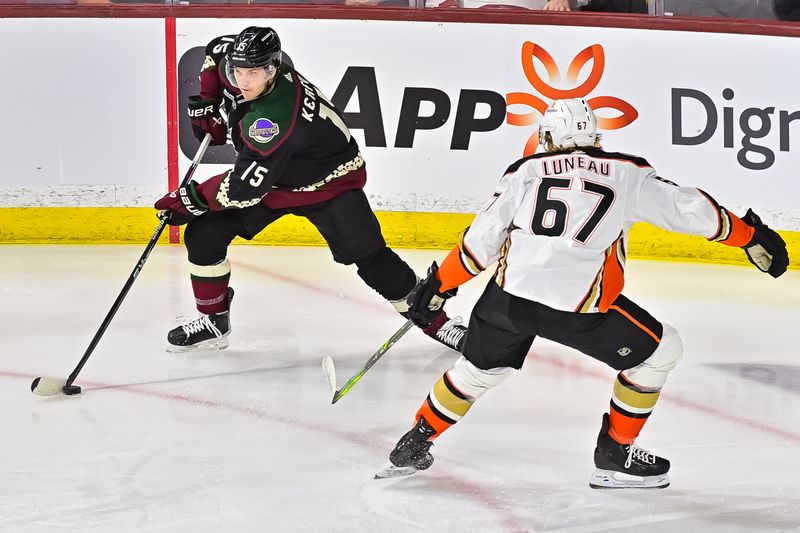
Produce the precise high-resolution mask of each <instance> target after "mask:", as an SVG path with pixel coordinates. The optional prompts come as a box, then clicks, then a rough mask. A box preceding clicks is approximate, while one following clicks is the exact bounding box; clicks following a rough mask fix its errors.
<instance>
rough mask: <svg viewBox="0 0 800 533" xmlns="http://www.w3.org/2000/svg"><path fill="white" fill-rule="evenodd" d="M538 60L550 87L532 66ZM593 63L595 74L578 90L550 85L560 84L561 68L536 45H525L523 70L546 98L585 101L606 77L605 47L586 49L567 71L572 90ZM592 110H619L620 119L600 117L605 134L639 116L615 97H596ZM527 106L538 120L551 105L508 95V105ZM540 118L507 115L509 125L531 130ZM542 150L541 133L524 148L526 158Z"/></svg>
mask: <svg viewBox="0 0 800 533" xmlns="http://www.w3.org/2000/svg"><path fill="white" fill-rule="evenodd" d="M534 57H535V58H537V59H538V60H539V61H541V62H542V65H544V68H545V70H547V75H548V77H549V78H550V84H548V83H547V82H545V81H544V80H542V78H540V77H539V74H538V73H537V72H536V69H535V68H534V66H533V58H534ZM590 60H592V70H591V72H590V73H589V76H588V77H587V78H586V80H585V81H584V82H583V83H581V84H580V85H579V86H577V87H574V88H573V89H557V88H555V87H553V85H551V84H558V83H559V82H560V81H561V73H560V72H559V70H558V65H556V62H555V61H554V60H553V56H551V55H550V54H548V53H547V50H545V49H544V48H542V47H541V46H539V45H537V44H534V43H532V42H530V41H525V43H524V44H523V45H522V70H523V72H525V77H526V78H528V81H529V82H530V84H531V86H533V88H534V89H536V91H538V92H539V94H541V95H542V96H544V97H545V98H549V99H551V100H560V99H563V98H585V97H586V96H587V95H588V94H589V93H590V92H592V90H594V88H595V87H597V84H598V83H600V78H601V77H602V76H603V69H604V68H605V64H606V58H605V53H604V52H603V47H602V46H600V45H599V44H593V45H591V46H587V47H586V48H584V49H583V50H581V51H580V53H578V55H576V56H575V59H573V60H572V63H570V65H569V68H568V69H567V81H569V82H570V83H571V84H572V85H573V86H574V85H576V84H577V82H578V74H579V73H580V71H581V69H582V68H583V66H584V65H586V63H588V62H589V61H590ZM586 101H587V102H588V103H589V105H590V106H592V109H594V110H595V111H597V110H598V109H605V108H610V109H616V110H617V111H619V112H620V113H621V115H619V116H616V117H613V118H602V117H597V127H598V129H603V130H616V129H620V128H624V127H625V126H627V125H628V124H630V123H631V122H633V121H634V120H636V118H637V117H638V116H639V112H638V111H636V109H635V108H634V107H633V106H632V105H631V104H629V103H628V102H626V101H625V100H623V99H621V98H617V97H615V96H595V97H594V98H589V99H587V100H586ZM517 104H521V105H526V106H528V107H531V108H533V110H535V111H538V116H542V115H544V112H545V110H546V109H547V106H548V105H549V103H548V102H545V101H544V100H542V99H540V98H538V97H537V96H534V95H532V94H528V93H522V92H518V93H508V94H506V105H508V106H512V105H517ZM537 120H538V119H537V114H536V113H535V112H534V111H531V112H529V113H524V114H517V113H512V112H510V111H506V122H508V123H509V124H511V125H512V126H532V125H535V124H537ZM538 146H539V133H538V131H534V132H533V134H532V135H531V136H530V137H529V138H528V142H527V143H526V144H525V151H524V152H523V157H526V156H529V155H532V154H533V153H534V152H536V148H537V147H538Z"/></svg>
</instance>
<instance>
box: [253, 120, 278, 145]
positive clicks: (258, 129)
mask: <svg viewBox="0 0 800 533" xmlns="http://www.w3.org/2000/svg"><path fill="white" fill-rule="evenodd" d="M247 132H248V133H249V134H250V137H251V138H252V139H253V140H254V141H256V142H260V143H265V144H266V143H268V142H270V141H271V140H272V139H274V138H275V136H276V135H278V133H279V132H280V128H279V127H278V124H277V123H275V122H272V121H271V120H270V119H268V118H259V119H257V120H256V121H255V122H253V125H252V126H250V129H249V130H248V131H247Z"/></svg>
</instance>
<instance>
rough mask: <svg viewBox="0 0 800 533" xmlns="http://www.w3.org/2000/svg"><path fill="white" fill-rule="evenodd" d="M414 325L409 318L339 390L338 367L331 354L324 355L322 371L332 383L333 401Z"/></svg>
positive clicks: (356, 381)
mask: <svg viewBox="0 0 800 533" xmlns="http://www.w3.org/2000/svg"><path fill="white" fill-rule="evenodd" d="M413 325H414V323H413V322H412V321H411V320H407V321H406V323H405V324H403V325H402V326H400V329H398V330H397V331H395V332H394V335H392V336H391V337H389V340H388V341H386V342H384V343H383V346H381V347H380V348H378V351H377V352H375V353H374V354H372V357H370V358H369V359H367V362H366V363H364V365H363V366H362V367H361V368H360V369H359V370H358V372H356V373H355V374H353V376H352V377H351V378H350V379H348V380H347V383H345V384H344V385H343V386H342V388H341V389H339V390H336V369H335V368H334V366H333V359H332V358H331V356H329V355H328V356H326V357H324V358H323V359H322V372H323V374H325V381H327V382H328V385H330V387H331V393H333V399H332V400H331V403H332V404H333V403H336V402H338V401H339V400H340V399H341V397H342V396H344V395H345V394H347V391H349V390H350V389H352V388H353V385H355V384H356V383H358V380H360V379H361V378H362V377H363V376H364V374H366V373H367V370H369V369H370V368H372V365H374V364H375V363H377V362H378V359H380V358H381V357H382V356H383V354H385V353H386V352H387V351H388V350H389V348H391V347H392V346H393V345H394V343H396V342H397V341H398V340H400V337H402V336H403V335H405V334H406V332H407V331H408V330H409V329H411V326H413Z"/></svg>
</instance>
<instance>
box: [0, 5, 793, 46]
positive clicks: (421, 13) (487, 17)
mask: <svg viewBox="0 0 800 533" xmlns="http://www.w3.org/2000/svg"><path fill="white" fill-rule="evenodd" d="M20 1H21V0H20ZM43 17H48V18H51V17H60V18H111V17H113V18H167V17H173V18H216V19H224V18H299V19H345V20H396V21H415V22H469V23H485V24H531V25H552V26H590V27H604V28H630V29H642V30H667V31H691V32H704V33H733V34H747V35H779V36H785V37H800V24H798V23H796V22H788V21H777V20H748V19H732V18H713V17H684V16H676V17H651V16H647V15H635V14H629V13H590V12H586V11H576V12H570V13H566V12H565V13H560V12H555V11H532V10H527V9H521V8H520V9H487V8H482V9H463V8H436V9H409V8H405V7H350V6H330V5H286V4H278V5H274V4H273V5H269V4H260V5H255V4H248V5H230V4H194V5H176V6H165V5H153V4H121V5H114V4H110V3H109V4H108V5H66V6H65V5H53V6H47V5H42V4H36V5H19V6H9V5H4V6H0V18H43Z"/></svg>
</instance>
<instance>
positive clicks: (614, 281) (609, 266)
mask: <svg viewBox="0 0 800 533" xmlns="http://www.w3.org/2000/svg"><path fill="white" fill-rule="evenodd" d="M619 245H620V240H619V239H617V240H616V241H615V242H614V244H612V245H611V249H610V250H609V251H608V256H607V257H606V260H605V263H604V264H603V281H602V282H601V296H600V305H599V306H598V309H599V310H600V312H601V313H605V312H606V311H608V310H609V309H610V308H611V307H612V306H611V304H613V303H614V301H615V300H616V299H617V296H619V295H620V293H621V292H622V288H623V287H624V286H625V271H624V270H623V269H622V265H621V264H620V262H619V258H618V257H617V253H618V250H617V247H618V246H619ZM629 318H630V317H629Z"/></svg>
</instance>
